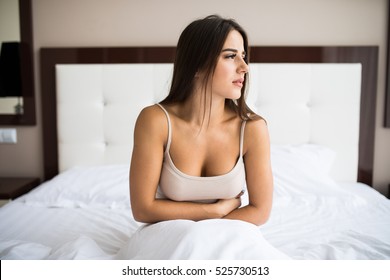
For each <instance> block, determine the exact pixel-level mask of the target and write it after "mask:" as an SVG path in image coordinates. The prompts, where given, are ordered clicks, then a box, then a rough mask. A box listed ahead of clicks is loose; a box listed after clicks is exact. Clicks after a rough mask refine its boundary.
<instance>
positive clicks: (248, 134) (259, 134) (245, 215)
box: [224, 120, 273, 225]
mask: <svg viewBox="0 0 390 280" xmlns="http://www.w3.org/2000/svg"><path fill="white" fill-rule="evenodd" d="M244 139H245V140H244V162H245V172H246V184H247V188H248V195H249V204H248V205H247V206H245V207H242V208H239V209H236V210H233V211H232V212H230V213H229V214H228V215H226V216H225V217H224V218H227V219H237V220H244V221H247V222H250V223H253V224H255V225H261V224H264V223H265V222H266V221H267V220H268V218H269V215H270V212H271V208H272V194H273V177H272V170H271V160H270V140H269V134H268V128H267V124H266V123H265V121H264V120H255V121H248V122H247V125H246V129H245V137H244Z"/></svg>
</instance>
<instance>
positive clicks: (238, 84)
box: [233, 79, 244, 87]
mask: <svg viewBox="0 0 390 280" xmlns="http://www.w3.org/2000/svg"><path fill="white" fill-rule="evenodd" d="M233 84H234V85H236V86H238V87H242V86H243V84H244V79H237V80H234V81H233Z"/></svg>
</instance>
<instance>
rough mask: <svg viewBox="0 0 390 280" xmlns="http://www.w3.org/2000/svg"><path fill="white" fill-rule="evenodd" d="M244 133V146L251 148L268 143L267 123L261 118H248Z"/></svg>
mask: <svg viewBox="0 0 390 280" xmlns="http://www.w3.org/2000/svg"><path fill="white" fill-rule="evenodd" d="M244 135H245V136H244V137H245V144H246V145H245V146H246V148H250V147H252V148H253V147H256V146H258V145H259V144H260V145H261V144H264V145H266V146H268V145H269V141H270V140H269V133H268V125H267V122H266V121H265V120H264V119H263V118H258V119H254V120H248V121H247V123H246V127H245V134H244Z"/></svg>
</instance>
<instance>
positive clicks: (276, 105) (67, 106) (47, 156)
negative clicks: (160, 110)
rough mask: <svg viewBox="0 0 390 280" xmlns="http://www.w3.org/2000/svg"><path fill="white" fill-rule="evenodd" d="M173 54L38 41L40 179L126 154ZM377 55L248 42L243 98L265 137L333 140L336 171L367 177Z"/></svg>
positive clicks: (340, 176)
mask: <svg viewBox="0 0 390 280" xmlns="http://www.w3.org/2000/svg"><path fill="white" fill-rule="evenodd" d="M174 53H175V48H173V47H119V48H117V47H113V48H107V47H95V48H43V49H42V50H41V55H40V59H41V63H40V66H41V88H42V116H43V118H42V122H43V140H44V170H45V177H44V179H46V180H47V179H50V178H52V177H53V176H55V175H56V174H58V172H60V171H61V170H64V169H67V168H69V167H70V166H73V165H80V164H112V163H128V162H129V161H130V155H131V148H132V140H133V139H132V133H133V127H134V122H135V119H136V117H137V115H138V113H139V111H140V110H141V108H143V107H145V106H147V105H150V104H153V103H156V102H158V101H160V100H162V98H163V96H165V94H166V93H167V91H168V88H169V81H170V75H171V72H172V66H171V64H170V63H172V61H173V59H174ZM377 59H378V47H372V46H364V47H355V46H353V47H295V46H294V47H256V46H255V47H251V48H250V60H251V66H250V67H251V68H250V80H251V82H250V88H249V97H248V103H249V104H250V106H251V108H252V109H254V110H255V111H256V112H258V113H259V114H260V115H262V116H263V117H265V118H266V119H267V121H268V125H269V130H270V134H271V141H272V143H276V144H287V143H292V144H298V143H317V144H322V145H325V146H328V147H331V148H332V149H334V150H335V151H336V152H337V153H338V156H337V159H336V164H335V166H334V169H333V170H332V175H333V177H334V178H335V179H337V180H341V181H356V179H357V180H358V181H359V182H363V183H366V184H369V185H371V184H372V175H373V152H374V135H375V133H374V132H375V115H376V113H375V108H376V83H377ZM257 63H259V64H257ZM359 93H361V95H359ZM57 106H58V108H57ZM359 107H360V109H359Z"/></svg>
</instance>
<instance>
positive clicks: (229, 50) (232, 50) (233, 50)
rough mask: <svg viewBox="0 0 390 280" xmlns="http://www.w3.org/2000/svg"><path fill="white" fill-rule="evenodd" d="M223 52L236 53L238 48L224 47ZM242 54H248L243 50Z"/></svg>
mask: <svg viewBox="0 0 390 280" xmlns="http://www.w3.org/2000/svg"><path fill="white" fill-rule="evenodd" d="M221 52H234V53H238V50H236V49H232V48H226V49H223V50H222V51H221ZM242 54H244V55H245V54H246V52H245V51H243V52H242Z"/></svg>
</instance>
